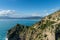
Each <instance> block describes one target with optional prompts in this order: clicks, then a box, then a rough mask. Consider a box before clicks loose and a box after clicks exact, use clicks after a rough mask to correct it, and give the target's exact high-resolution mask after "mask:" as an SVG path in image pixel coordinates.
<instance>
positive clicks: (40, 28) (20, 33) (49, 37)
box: [7, 11, 60, 40]
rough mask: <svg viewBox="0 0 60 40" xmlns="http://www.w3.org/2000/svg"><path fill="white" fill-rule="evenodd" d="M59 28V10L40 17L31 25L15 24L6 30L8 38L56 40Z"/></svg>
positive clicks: (10, 39) (9, 39)
mask: <svg viewBox="0 0 60 40" xmlns="http://www.w3.org/2000/svg"><path fill="white" fill-rule="evenodd" d="M59 30H60V11H57V12H54V13H53V14H51V15H48V16H46V17H44V18H43V19H41V21H39V22H37V23H36V24H34V25H32V26H31V27H28V26H24V25H20V24H17V25H16V26H15V27H14V28H11V29H10V30H8V33H7V38H8V40H56V39H57V37H56V35H58V33H59Z"/></svg>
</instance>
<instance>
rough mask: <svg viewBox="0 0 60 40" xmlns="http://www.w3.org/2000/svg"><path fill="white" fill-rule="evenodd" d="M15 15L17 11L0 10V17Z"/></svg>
mask: <svg viewBox="0 0 60 40" xmlns="http://www.w3.org/2000/svg"><path fill="white" fill-rule="evenodd" d="M14 13H15V10H0V16H8V15H11V14H14Z"/></svg>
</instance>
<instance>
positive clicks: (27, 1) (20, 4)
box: [0, 0, 60, 17]
mask: <svg viewBox="0 0 60 40" xmlns="http://www.w3.org/2000/svg"><path fill="white" fill-rule="evenodd" d="M59 9H60V0H0V16H9V17H27V16H46V15H49V14H51V13H53V12H55V11H57V10H59Z"/></svg>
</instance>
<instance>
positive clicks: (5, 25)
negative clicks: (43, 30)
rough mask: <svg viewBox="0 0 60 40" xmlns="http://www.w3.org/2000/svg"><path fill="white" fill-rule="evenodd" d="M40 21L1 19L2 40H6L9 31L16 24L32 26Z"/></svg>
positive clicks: (0, 39)
mask: <svg viewBox="0 0 60 40" xmlns="http://www.w3.org/2000/svg"><path fill="white" fill-rule="evenodd" d="M37 21H39V19H34V20H33V19H0V40H5V38H6V34H7V31H8V29H10V28H12V27H14V26H15V25H16V24H23V25H28V26H31V25H33V24H34V23H36V22H37Z"/></svg>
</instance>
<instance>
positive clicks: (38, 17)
mask: <svg viewBox="0 0 60 40" xmlns="http://www.w3.org/2000/svg"><path fill="white" fill-rule="evenodd" d="M41 18H43V17H41V16H31V17H9V16H0V19H41Z"/></svg>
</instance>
